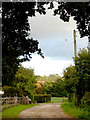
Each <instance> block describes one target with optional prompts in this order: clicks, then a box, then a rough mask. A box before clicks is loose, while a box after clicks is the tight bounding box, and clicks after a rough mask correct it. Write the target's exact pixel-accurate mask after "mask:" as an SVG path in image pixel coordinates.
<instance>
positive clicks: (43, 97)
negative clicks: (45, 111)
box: [34, 94, 51, 103]
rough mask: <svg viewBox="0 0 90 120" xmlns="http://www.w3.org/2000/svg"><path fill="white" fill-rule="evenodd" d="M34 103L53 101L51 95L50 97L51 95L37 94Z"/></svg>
mask: <svg viewBox="0 0 90 120" xmlns="http://www.w3.org/2000/svg"><path fill="white" fill-rule="evenodd" d="M34 101H37V103H43V102H48V101H51V95H49V94H36V95H34Z"/></svg>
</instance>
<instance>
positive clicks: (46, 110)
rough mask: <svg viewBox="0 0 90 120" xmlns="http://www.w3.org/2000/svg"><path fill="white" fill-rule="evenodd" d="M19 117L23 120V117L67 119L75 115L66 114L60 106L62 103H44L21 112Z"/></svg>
mask: <svg viewBox="0 0 90 120" xmlns="http://www.w3.org/2000/svg"><path fill="white" fill-rule="evenodd" d="M19 118H21V120H23V118H53V119H54V118H60V119H61V118H66V119H67V118H73V117H72V116H70V115H68V114H65V113H64V112H63V111H62V109H61V108H60V103H44V104H40V105H38V106H34V107H32V108H29V109H26V110H24V111H22V112H20V114H19ZM27 120H28V119H27ZM32 120H33V119H32ZM43 120H44V119H43ZM49 120H50V119H49ZM57 120H59V119H57ZM63 120H64V119H63ZM68 120H69V119H68ZM73 120H74V118H73Z"/></svg>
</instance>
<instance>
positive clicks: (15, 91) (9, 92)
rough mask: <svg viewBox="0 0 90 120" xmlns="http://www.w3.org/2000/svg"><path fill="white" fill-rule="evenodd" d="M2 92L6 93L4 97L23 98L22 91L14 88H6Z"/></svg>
mask: <svg viewBox="0 0 90 120" xmlns="http://www.w3.org/2000/svg"><path fill="white" fill-rule="evenodd" d="M2 90H3V91H4V94H3V95H2V97H14V96H16V95H17V96H21V91H20V90H19V89H17V88H15V87H13V86H4V87H3V88H2Z"/></svg>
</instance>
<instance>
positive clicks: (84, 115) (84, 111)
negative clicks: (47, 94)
mask: <svg viewBox="0 0 90 120" xmlns="http://www.w3.org/2000/svg"><path fill="white" fill-rule="evenodd" d="M61 108H62V109H63V111H64V112H65V113H67V114H70V115H72V116H73V117H75V118H80V119H84V120H90V106H87V107H85V108H80V107H75V105H74V104H73V103H70V102H65V103H63V104H61Z"/></svg>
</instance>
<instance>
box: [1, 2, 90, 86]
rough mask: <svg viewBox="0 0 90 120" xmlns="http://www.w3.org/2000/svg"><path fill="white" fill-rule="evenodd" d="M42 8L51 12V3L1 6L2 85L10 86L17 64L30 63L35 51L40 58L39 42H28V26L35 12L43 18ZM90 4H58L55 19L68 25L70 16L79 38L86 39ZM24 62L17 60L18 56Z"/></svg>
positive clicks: (11, 3)
mask: <svg viewBox="0 0 90 120" xmlns="http://www.w3.org/2000/svg"><path fill="white" fill-rule="evenodd" d="M45 4H49V7H48V9H52V8H54V2H9V3H8V2H3V3H2V51H3V52H2V53H3V55H2V57H3V59H2V66H3V68H2V72H3V76H2V77H3V85H9V84H10V85H11V84H12V80H13V79H14V78H13V77H14V76H15V73H16V70H17V68H18V64H19V62H22V61H26V60H29V58H30V57H31V53H34V52H36V51H37V53H38V54H40V55H41V56H42V57H43V54H42V52H41V49H39V48H38V44H39V43H38V41H37V40H34V39H33V38H30V37H29V38H28V36H29V35H30V26H29V23H28V16H30V17H32V16H35V13H36V12H39V13H40V14H46V12H45V6H44V5H45ZM89 9H90V6H89V3H85V2H84V3H67V2H66V3H62V2H58V8H57V9H55V10H54V15H57V14H58V15H60V19H62V20H64V21H67V22H68V21H69V18H70V16H73V17H74V20H76V22H77V28H78V30H79V32H80V35H81V37H84V36H88V37H90V36H89V32H90V31H89V27H90V22H89V19H90V18H89V12H88V11H89ZM21 55H22V56H23V59H19V56H21Z"/></svg>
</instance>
